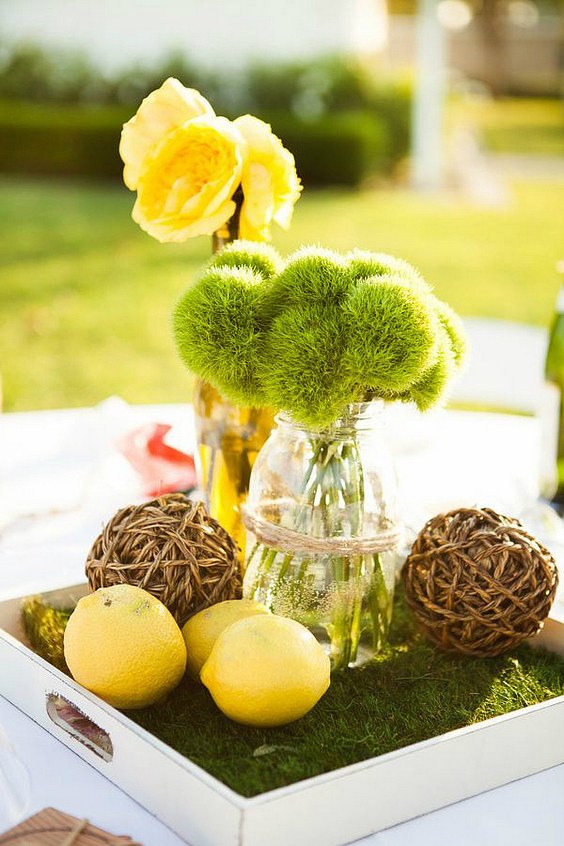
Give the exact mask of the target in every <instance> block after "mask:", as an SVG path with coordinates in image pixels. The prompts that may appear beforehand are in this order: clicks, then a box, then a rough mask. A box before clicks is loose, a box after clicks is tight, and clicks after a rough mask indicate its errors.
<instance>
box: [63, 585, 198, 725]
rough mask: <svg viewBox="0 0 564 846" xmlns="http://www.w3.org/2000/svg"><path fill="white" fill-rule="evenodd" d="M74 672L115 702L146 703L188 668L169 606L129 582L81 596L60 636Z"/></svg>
mask: <svg viewBox="0 0 564 846" xmlns="http://www.w3.org/2000/svg"><path fill="white" fill-rule="evenodd" d="M64 651H65V658H66V661H67V664H68V667H69V670H70V671H71V673H72V675H73V678H74V679H75V680H76V681H77V682H78V683H79V684H81V685H82V686H83V687H85V688H87V690H90V691H92V693H95V694H96V695H97V696H100V697H101V698H102V699H104V700H105V701H106V702H108V703H109V704H110V705H113V706H114V707H116V708H144V707H146V706H147V705H152V704H153V703H154V702H157V701H158V700H159V699H162V698H163V697H164V696H166V695H167V693H170V691H171V690H172V689H173V688H175V687H176V685H177V684H178V683H179V681H180V679H181V678H182V676H183V675H184V671H185V669H186V646H185V645H184V639H183V637H182V632H181V631H180V628H179V627H178V625H177V624H176V621H175V620H174V617H173V616H172V614H171V613H170V611H168V609H167V608H165V606H164V605H163V604H162V602H159V600H158V599H157V598H156V597H154V596H152V595H151V594H150V593H147V591H145V590H142V589H141V588H138V587H134V586H133V585H113V586H112V587H108V588H100V589H99V590H97V591H95V592H94V593H91V594H89V595H88V596H84V597H83V598H82V599H80V600H79V602H78V604H77V606H76V608H75V610H74V611H73V613H72V614H71V616H70V618H69V621H68V623H67V627H66V629H65V637H64Z"/></svg>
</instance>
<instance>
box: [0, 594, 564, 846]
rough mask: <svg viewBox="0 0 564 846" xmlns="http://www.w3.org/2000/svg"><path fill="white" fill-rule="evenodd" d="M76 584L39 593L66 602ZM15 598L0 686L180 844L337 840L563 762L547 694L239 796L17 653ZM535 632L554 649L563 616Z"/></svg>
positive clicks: (4, 636) (6, 618) (3, 606)
mask: <svg viewBox="0 0 564 846" xmlns="http://www.w3.org/2000/svg"><path fill="white" fill-rule="evenodd" d="M85 592H86V585H76V586H73V587H69V588H65V589H64V590H61V591H52V592H51V593H49V594H45V597H46V599H47V600H48V601H49V602H52V603H54V604H57V603H59V604H61V605H66V606H68V605H69V604H72V603H73V602H74V601H76V600H77V599H78V597H79V596H81V595H83V594H84V593H85ZM20 604H21V598H17V599H11V600H7V601H5V602H0V694H2V695H3V696H5V697H6V698H7V699H9V700H10V701H11V702H12V703H13V704H14V705H16V706H17V707H18V708H20V709H21V710H22V711H24V712H25V713H26V714H28V715H29V716H30V717H31V718H32V719H34V720H35V721H36V722H37V723H39V724H40V725H41V726H43V727H44V728H45V729H47V731H49V732H50V733H51V734H53V735H54V736H55V737H56V738H58V739H59V740H60V741H61V742H62V743H64V744H65V745H66V746H68V747H69V748H70V749H72V750H73V751H74V752H76V754H78V755H80V757H81V758H83V759H84V760H85V761H87V762H88V763H89V764H91V765H92V766H93V767H95V768H96V769H97V770H99V771H100V772H101V773H103V774H104V775H105V776H107V778H109V779H110V780H111V781H113V782H114V783H115V784H116V785H117V786H118V787H120V788H121V789H122V790H124V791H125V792H126V793H128V794H129V795H130V796H132V797H133V798H134V799H136V800H137V801H138V802H139V803H140V804H142V805H143V806H144V807H145V808H147V809H148V810H149V811H151V812H152V813H154V814H155V816H156V817H158V819H160V820H161V821H162V822H163V823H165V824H166V825H168V826H169V827H170V828H171V829H173V830H174V831H175V832H177V833H178V834H179V835H180V836H181V837H183V838H184V839H186V840H187V841H188V842H189V843H190V844H191V846H228V844H229V846H264V844H265V843H268V844H269V846H288V844H292V846H316V844H319V846H340V844H345V843H350V842H351V841H353V840H356V839H358V838H361V837H365V836H367V835H369V834H371V833H373V832H377V831H380V830H381V829H384V828H387V827H389V826H392V825H395V824H397V823H400V822H404V821H406V820H409V819H412V818H413V817H416V816H419V815H421V814H425V813H427V812H429V811H433V810H436V809H437V808H441V807H444V806H445V805H449V804H452V803H453V802H458V801H459V800H461V799H466V798H468V797H470V796H474V795H476V794H477V793H481V792H483V791H485V790H489V789H491V788H494V787H498V786H500V785H502V784H507V783H508V782H510V781H514V780H515V779H518V778H522V777H524V776H527V775H531V774H533V773H535V772H539V771H541V770H543V769H547V768H548V767H552V766H555V765H557V764H560V763H563V762H564V697H558V698H555V699H551V700H549V701H547V702H543V703H541V704H539V705H534V706H531V707H528V708H523V709H521V710H519V711H513V712H511V713H509V714H506V715H504V716H501V717H496V718H494V719H491V720H486V721H485V722H482V723H478V724H477V725H473V726H470V727H468V728H463V729H459V730H457V731H452V732H449V733H447V734H445V735H441V736H440V737H435V738H432V739H430V740H426V741H423V742H422V743H417V744H414V745H412V746H408V747H405V748H404V749H401V750H399V751H397V752H391V753H389V754H387V755H382V756H380V757H378V758H373V759H371V760H367V761H362V762H361V763H358V764H354V765H352V766H348V767H343V768H341V769H339V770H335V771H333V772H331V773H326V774H324V775H320V776H317V777H315V778H310V779H306V780H304V781H301V782H298V783H296V784H293V785H291V786H289V787H284V788H280V789H277V790H272V791H269V792H267V793H263V794H261V795H260V796H256V797H254V798H252V799H247V798H244V797H242V796H240V795H238V794H237V793H235V792H234V791H233V790H231V789H230V788H228V787H226V786H225V785H224V784H222V783H221V782H219V781H218V780H217V779H215V778H214V777H212V776H210V775H209V774H208V773H206V772H205V771H204V770H202V769H201V768H200V767H198V766H196V765H195V764H193V763H192V762H191V761H189V760H188V759H187V758H184V757H183V756H181V755H179V754H178V753H177V752H175V751H174V750H173V749H171V748H170V747H168V746H166V745H165V744H164V743H162V742H161V741H160V740H158V739H157V738H155V737H153V736H152V735H151V734H149V733H148V732H147V731H145V730H144V729H142V728H140V727H139V726H138V725H136V724H135V723H133V722H132V721H131V720H129V719H128V718H127V717H125V716H124V715H123V714H121V713H120V712H119V711H116V710H115V709H113V708H111V707H110V706H109V705H107V704H106V703H104V702H103V701H102V700H100V699H98V697H96V696H94V695H93V694H91V693H89V692H88V691H86V690H84V688H82V687H80V686H79V685H78V684H76V683H75V682H74V681H72V680H71V679H69V678H68V677H67V676H66V675H64V674H63V673H60V672H59V671H58V670H56V669H55V668H54V667H52V666H51V665H50V664H48V663H47V662H45V661H44V660H42V659H41V658H39V657H38V656H37V655H35V654H34V653H33V652H32V651H31V650H30V649H28V647H27V646H25V645H24V643H23V642H22V640H23V637H22V634H21V628H20V622H19V619H20ZM543 638H544V639H545V640H546V643H547V645H548V646H550V647H551V648H556V649H557V650H558V651H562V652H564V623H563V622H560V621H559V620H553V621H551V623H550V624H549V625H548V626H547V627H546V631H545V633H544V634H543ZM69 715H71V716H69ZM72 715H74V718H73V716H72ZM77 715H78V716H79V717H80V716H82V718H83V719H82V720H79V721H78V723H77V721H76V719H75V718H76V716H77ZM85 727H86V728H85ZM96 727H97V736H95V737H94V738H92V729H93V728H96ZM87 735H88V736H87Z"/></svg>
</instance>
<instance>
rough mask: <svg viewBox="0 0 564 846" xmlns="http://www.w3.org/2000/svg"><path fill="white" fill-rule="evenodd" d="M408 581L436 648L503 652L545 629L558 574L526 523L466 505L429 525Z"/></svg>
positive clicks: (407, 568) (409, 595)
mask: <svg viewBox="0 0 564 846" xmlns="http://www.w3.org/2000/svg"><path fill="white" fill-rule="evenodd" d="M403 581H404V585H405V595H406V599H407V603H408V605H409V607H410V608H411V610H412V612H413V614H414V615H415V618H416V620H417V621H418V623H419V625H420V626H421V628H422V629H423V631H424V632H425V634H426V635H427V637H428V638H429V639H430V640H431V641H432V642H433V643H434V644H435V645H436V646H438V647H440V648H441V649H444V650H446V651H449V652H462V653H465V654H467V655H500V654H501V653H502V652H505V651H506V650H508V649H510V648H512V647H514V646H516V645H517V644H518V643H520V642H521V641H523V640H525V638H527V637H530V636H531V635H533V634H535V633H536V632H538V630H539V629H540V628H541V627H542V622H543V620H544V619H545V618H546V617H547V616H548V612H549V611H550V606H551V605H552V601H553V599H554V594H555V592H556V587H557V584H558V574H557V570H556V564H555V562H554V558H553V557H552V555H551V553H550V552H549V551H548V550H547V549H546V548H545V547H544V546H542V544H540V543H539V542H538V541H537V540H535V538H533V537H532V536H531V535H530V534H528V533H527V532H526V531H525V529H524V527H523V525H522V524H521V523H520V522H519V520H515V519H513V518H510V517H504V516H503V515H501V514H497V513H496V512H495V511H492V510H491V509H490V508H461V509H458V510H456V511H450V512H449V513H448V514H439V515H437V516H436V517H434V518H433V519H432V520H429V521H428V522H427V523H426V524H425V526H424V527H423V529H422V530H421V532H420V533H419V535H418V537H417V538H416V540H415V543H414V544H413V547H412V549H411V552H410V554H409V556H408V558H407V561H406V562H405V565H404V568H403Z"/></svg>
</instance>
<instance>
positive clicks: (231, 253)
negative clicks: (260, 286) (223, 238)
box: [208, 240, 284, 279]
mask: <svg viewBox="0 0 564 846" xmlns="http://www.w3.org/2000/svg"><path fill="white" fill-rule="evenodd" d="M208 267H250V268H251V270H254V271H255V272H256V273H258V274H259V275H260V276H262V277H263V278H264V279H270V278H271V277H273V276H276V275H277V274H278V273H280V271H281V270H282V268H283V267H284V262H283V261H282V258H281V257H280V255H279V254H278V253H277V252H276V250H275V249H274V247H271V246H270V244H264V243H259V242H257V241H243V240H239V241H233V243H232V244H228V245H227V246H226V247H224V248H223V250H221V251H220V252H218V253H216V254H215V255H214V256H213V257H212V258H211V259H210V261H209V262H208Z"/></svg>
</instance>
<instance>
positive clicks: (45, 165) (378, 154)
mask: <svg viewBox="0 0 564 846" xmlns="http://www.w3.org/2000/svg"><path fill="white" fill-rule="evenodd" d="M129 117H131V110H130V109H127V108H124V107H122V106H96V107H94V106H73V105H58V106H47V105H39V104H35V103H15V102H13V101H2V102H0V168H1V169H2V170H3V171H4V172H10V173H32V174H44V175H53V174H57V175H64V176H85V177H109V178H112V177H120V176H121V172H122V167H123V164H122V162H121V160H120V158H119V154H118V144H119V135H120V131H121V126H122V124H123V123H124V121H126V120H128V118H129ZM261 117H263V119H265V120H267V121H268V122H269V123H271V124H272V127H273V130H274V132H276V134H277V135H279V136H280V137H281V138H282V139H283V140H284V144H285V145H286V146H287V147H288V149H290V150H292V151H293V153H294V155H295V157H296V164H297V168H298V172H299V174H300V176H301V178H302V180H303V182H304V184H305V185H334V184H342V185H350V186H352V185H357V184H358V183H359V182H361V181H362V180H363V179H364V178H365V177H367V176H368V175H370V174H372V173H377V172H379V173H382V172H385V171H387V170H388V169H389V168H390V166H391V162H392V161H393V159H394V154H393V151H392V148H391V139H390V133H389V130H388V127H387V125H386V124H385V122H384V121H383V120H382V119H381V118H379V117H378V116H376V115H372V114H370V113H369V112H366V111H364V112H354V113H353V112H351V113H343V114H336V115H331V116H329V115H324V116H321V117H320V118H318V119H316V120H315V121H305V120H303V119H299V118H296V117H293V116H292V115H288V114H285V113H277V112H272V113H263V114H262V115H261Z"/></svg>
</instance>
